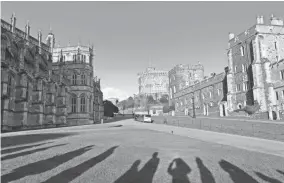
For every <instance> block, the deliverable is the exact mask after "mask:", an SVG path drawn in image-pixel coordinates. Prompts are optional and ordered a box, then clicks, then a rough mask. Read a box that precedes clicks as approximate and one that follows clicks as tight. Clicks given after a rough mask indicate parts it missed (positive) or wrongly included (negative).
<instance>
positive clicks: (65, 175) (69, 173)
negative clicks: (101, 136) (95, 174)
mask: <svg viewBox="0 0 284 183" xmlns="http://www.w3.org/2000/svg"><path fill="white" fill-rule="evenodd" d="M117 147H118V146H114V147H112V148H110V149H108V150H107V151H105V152H103V153H102V154H100V155H98V156H96V157H94V158H91V159H89V160H87V161H85V162H83V163H81V164H79V165H77V166H75V167H73V168H69V169H67V170H65V171H63V172H61V173H59V174H57V175H55V176H53V177H51V178H49V179H48V180H46V181H45V182H44V183H47V182H48V183H54V182H60V183H65V182H66V183H67V182H71V181H72V180H74V179H75V178H76V177H78V176H80V175H82V174H83V173H84V172H86V171H87V170H89V169H90V168H92V167H93V166H95V165H96V164H98V163H100V162H102V161H104V160H105V159H106V158H108V157H109V156H110V155H112V153H113V152H114V150H115V149H116V148H117Z"/></svg>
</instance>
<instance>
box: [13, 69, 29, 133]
mask: <svg viewBox="0 0 284 183" xmlns="http://www.w3.org/2000/svg"><path fill="white" fill-rule="evenodd" d="M18 77H19V82H18V83H17V86H16V101H15V112H16V113H15V122H16V123H17V124H16V125H17V126H22V127H23V128H26V127H27V126H28V97H29V96H28V95H27V80H28V78H27V74H26V73H25V72H21V73H19V75H18Z"/></svg>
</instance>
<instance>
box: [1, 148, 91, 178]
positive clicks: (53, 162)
mask: <svg viewBox="0 0 284 183" xmlns="http://www.w3.org/2000/svg"><path fill="white" fill-rule="evenodd" d="M91 148H92V146H86V147H83V148H80V149H77V150H75V151H70V152H68V153H65V154H62V155H57V156H54V157H52V158H48V159H45V160H41V161H37V162H35V163H31V164H28V165H25V166H22V167H19V168H16V169H14V170H13V171H12V172H11V173H9V174H6V175H3V176H1V180H2V182H11V181H14V180H18V179H21V178H23V177H26V176H29V175H36V174H40V173H43V172H46V171H48V170H51V169H54V168H56V167H57V166H59V165H61V164H62V163H65V162H67V161H69V160H71V159H73V158H75V157H77V156H80V155H82V154H83V153H85V152H87V151H89V150H91Z"/></svg>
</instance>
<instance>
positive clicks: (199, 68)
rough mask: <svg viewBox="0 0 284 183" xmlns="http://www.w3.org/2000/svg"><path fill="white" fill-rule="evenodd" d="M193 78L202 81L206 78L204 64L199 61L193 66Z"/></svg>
mask: <svg viewBox="0 0 284 183" xmlns="http://www.w3.org/2000/svg"><path fill="white" fill-rule="evenodd" d="M193 72H194V74H193V79H194V81H201V80H203V78H204V66H203V65H202V64H201V63H200V62H198V64H196V65H194V66H193Z"/></svg>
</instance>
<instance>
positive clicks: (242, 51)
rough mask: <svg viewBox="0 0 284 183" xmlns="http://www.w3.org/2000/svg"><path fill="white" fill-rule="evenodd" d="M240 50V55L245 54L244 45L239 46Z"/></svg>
mask: <svg viewBox="0 0 284 183" xmlns="http://www.w3.org/2000/svg"><path fill="white" fill-rule="evenodd" d="M240 50H241V56H244V55H245V48H244V46H241V47H240Z"/></svg>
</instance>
